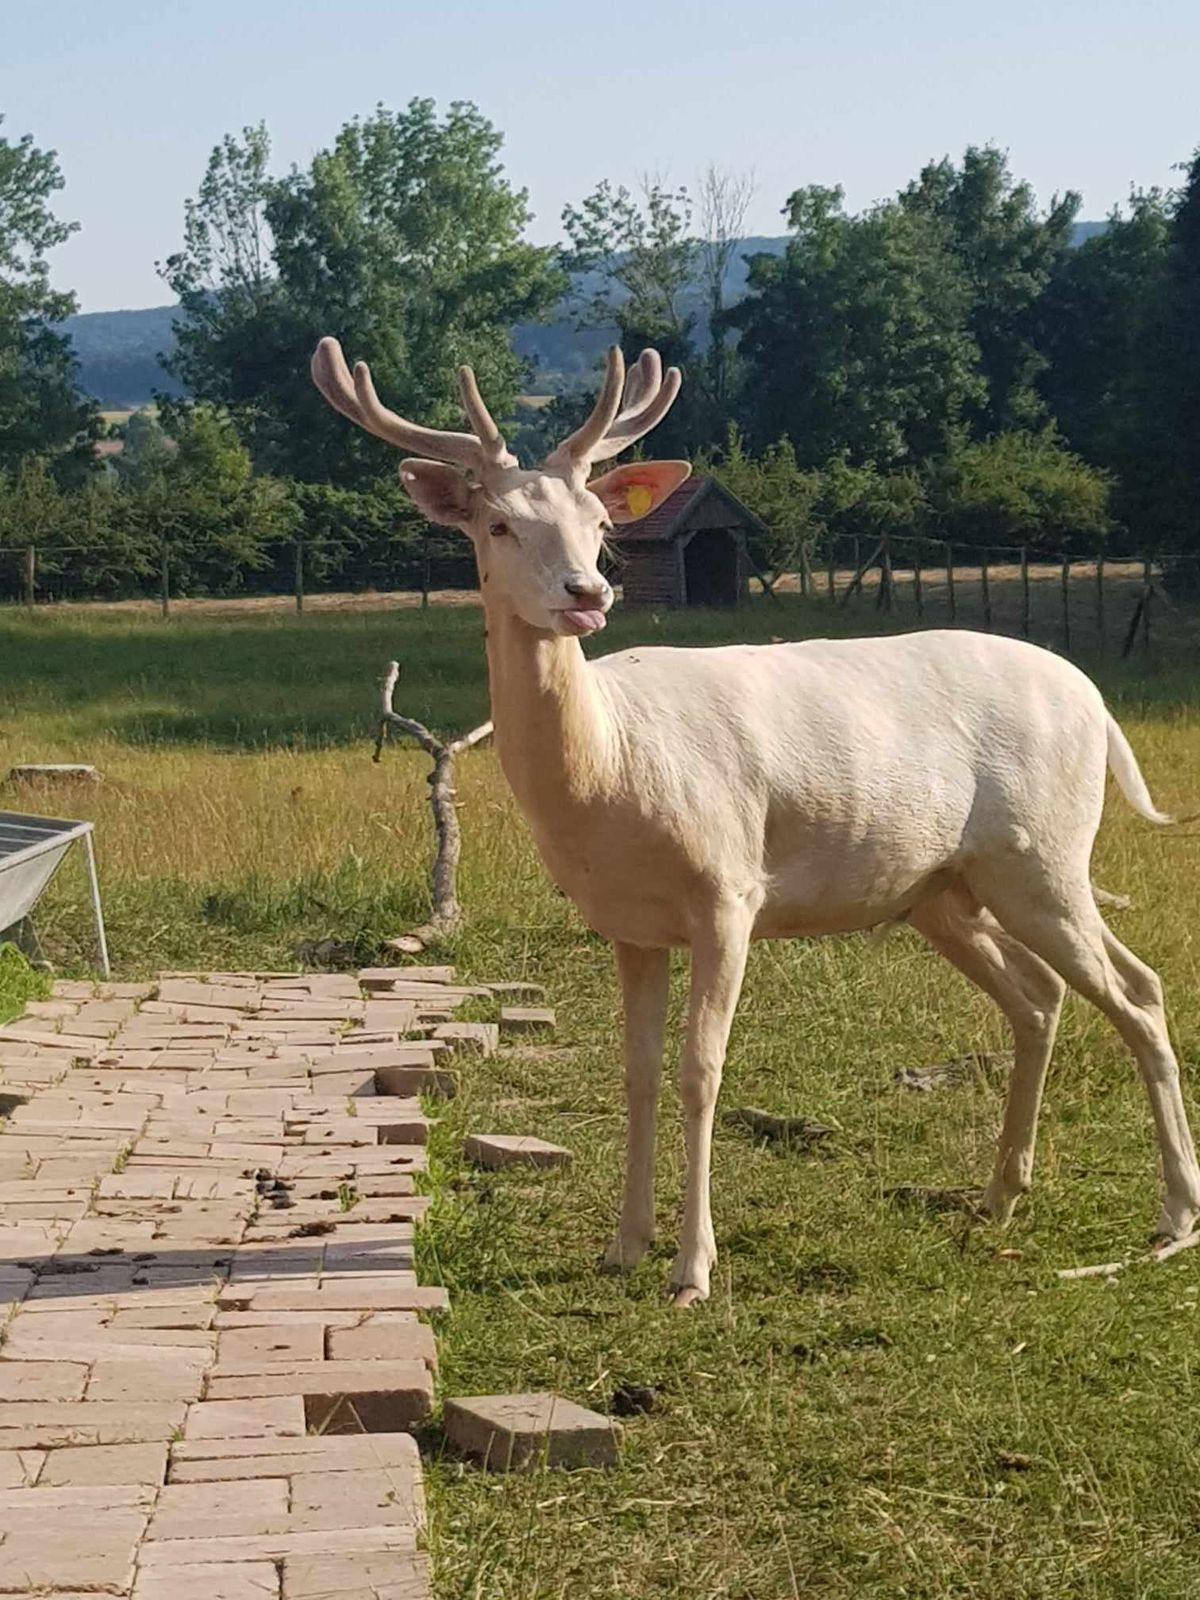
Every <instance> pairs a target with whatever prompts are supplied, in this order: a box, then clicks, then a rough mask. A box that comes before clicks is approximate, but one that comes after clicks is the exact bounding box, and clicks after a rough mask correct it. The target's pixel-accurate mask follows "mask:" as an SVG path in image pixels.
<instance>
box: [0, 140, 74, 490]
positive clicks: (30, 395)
mask: <svg viewBox="0 0 1200 1600" xmlns="http://www.w3.org/2000/svg"><path fill="white" fill-rule="evenodd" d="M2 122H3V118H2V117H0V123H2ZM62 186H63V178H62V173H61V172H60V171H59V167H58V161H57V158H56V157H55V154H54V152H53V151H52V150H39V149H38V148H37V147H36V146H35V145H34V143H33V139H32V138H31V137H30V136H29V135H28V134H26V135H25V136H24V137H23V138H21V139H18V140H17V141H16V142H15V143H14V142H12V141H11V140H9V139H7V138H5V137H4V136H3V135H0V469H3V468H5V467H8V468H12V467H15V466H16V465H17V464H18V463H19V462H20V461H21V460H22V459H23V458H24V457H26V456H30V455H47V456H52V455H55V454H60V453H63V452H66V451H68V448H69V447H74V448H73V449H72V450H71V452H70V455H69V457H64V459H63V460H62V461H60V462H59V463H57V466H58V470H59V471H60V472H61V473H62V474H63V475H65V476H68V477H69V476H70V475H71V473H72V471H74V473H75V474H76V475H78V474H79V473H80V472H81V471H83V470H85V469H86V465H87V464H88V463H89V461H90V458H91V447H90V437H91V435H92V434H93V432H94V428H95V413H94V408H93V407H92V406H91V405H90V403H88V402H86V401H85V400H84V399H83V398H82V397H81V396H80V394H79V393H78V391H77V389H76V387H75V363H74V358H73V356H72V354H71V345H70V341H69V340H68V339H66V338H65V337H64V336H63V335H62V334H60V333H59V332H58V331H57V330H56V327H55V324H56V323H57V322H59V321H60V320H61V319H62V318H63V317H65V316H68V315H70V313H71V312H72V311H74V310H75V299H74V296H73V295H70V294H62V293H59V292H56V291H55V290H54V289H52V288H51V286H50V269H49V265H48V262H47V259H46V258H47V256H48V254H49V252H50V251H51V250H53V249H54V248H55V247H56V246H57V245H60V244H62V243H64V241H65V240H67V239H69V238H70V236H71V234H72V233H74V232H75V230H76V227H77V224H76V223H70V222H60V221H59V220H58V218H57V217H55V215H54V213H53V211H52V210H51V208H50V202H51V197H52V196H53V195H54V194H55V193H56V191H57V190H59V189H61V188H62Z"/></svg>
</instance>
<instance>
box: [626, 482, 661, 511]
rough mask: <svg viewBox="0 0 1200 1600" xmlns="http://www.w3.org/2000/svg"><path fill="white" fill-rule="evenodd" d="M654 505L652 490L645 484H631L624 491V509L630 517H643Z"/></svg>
mask: <svg viewBox="0 0 1200 1600" xmlns="http://www.w3.org/2000/svg"><path fill="white" fill-rule="evenodd" d="M653 504H654V490H653V489H651V488H650V486H649V485H648V484H645V483H631V484H630V485H629V487H628V489H626V491H625V508H626V510H627V511H628V512H629V515H630V516H631V517H644V516H645V515H646V513H647V511H649V509H650V507H651V506H652V505H653Z"/></svg>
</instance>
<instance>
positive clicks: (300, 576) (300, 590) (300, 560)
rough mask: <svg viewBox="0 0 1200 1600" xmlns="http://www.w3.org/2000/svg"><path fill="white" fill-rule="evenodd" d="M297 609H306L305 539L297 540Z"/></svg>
mask: <svg viewBox="0 0 1200 1600" xmlns="http://www.w3.org/2000/svg"><path fill="white" fill-rule="evenodd" d="M295 556H296V610H297V611H303V610H304V541H303V540H302V539H297V540H296V546H295Z"/></svg>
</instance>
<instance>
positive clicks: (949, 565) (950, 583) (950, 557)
mask: <svg viewBox="0 0 1200 1600" xmlns="http://www.w3.org/2000/svg"><path fill="white" fill-rule="evenodd" d="M946 588H947V590H948V592H949V596H950V621H951V622H956V621H957V620H958V601H957V599H956V598H955V594H954V547H953V546H952V545H950V544H947V545H946Z"/></svg>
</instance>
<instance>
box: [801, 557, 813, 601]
mask: <svg viewBox="0 0 1200 1600" xmlns="http://www.w3.org/2000/svg"><path fill="white" fill-rule="evenodd" d="M811 588H812V568H811V567H810V566H809V564H808V546H807V545H801V546H800V593H801V594H807V593H808V592H809V590H810V589H811Z"/></svg>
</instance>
